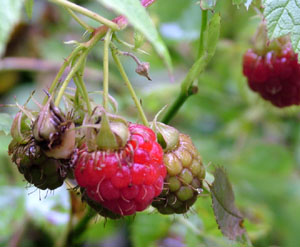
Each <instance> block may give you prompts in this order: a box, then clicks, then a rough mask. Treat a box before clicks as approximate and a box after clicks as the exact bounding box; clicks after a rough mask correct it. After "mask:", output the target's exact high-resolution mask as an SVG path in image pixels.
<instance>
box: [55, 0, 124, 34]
mask: <svg viewBox="0 0 300 247" xmlns="http://www.w3.org/2000/svg"><path fill="white" fill-rule="evenodd" d="M49 1H50V2H53V3H56V4H58V5H61V6H63V7H66V8H69V9H71V10H74V11H76V12H78V13H80V14H82V15H85V16H87V17H90V18H91V19H93V20H95V21H98V22H100V23H102V24H103V25H105V26H107V27H109V28H111V29H112V30H119V26H118V25H117V24H116V23H114V22H113V21H110V20H108V19H106V18H104V17H102V16H100V15H98V14H96V13H95V12H93V11H90V10H88V9H86V8H84V7H81V6H79V5H77V4H75V3H72V2H69V1H67V0H49Z"/></svg>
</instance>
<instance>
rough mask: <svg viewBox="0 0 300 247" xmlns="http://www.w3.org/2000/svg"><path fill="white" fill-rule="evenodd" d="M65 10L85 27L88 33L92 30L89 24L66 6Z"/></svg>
mask: <svg viewBox="0 0 300 247" xmlns="http://www.w3.org/2000/svg"><path fill="white" fill-rule="evenodd" d="M66 10H67V11H68V12H69V14H70V15H71V16H72V17H73V19H74V20H75V21H77V22H78V24H79V25H81V26H82V27H83V28H84V29H86V30H87V31H88V32H90V33H91V32H93V31H94V29H93V28H92V27H91V26H89V25H88V24H87V23H85V22H84V21H83V20H81V19H80V18H79V17H78V16H77V15H76V14H75V13H74V12H73V11H72V10H71V9H69V8H66Z"/></svg>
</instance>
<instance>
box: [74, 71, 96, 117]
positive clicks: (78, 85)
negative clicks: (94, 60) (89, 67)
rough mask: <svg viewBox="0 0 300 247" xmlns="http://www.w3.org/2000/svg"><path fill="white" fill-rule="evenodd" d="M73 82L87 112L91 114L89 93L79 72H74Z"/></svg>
mask: <svg viewBox="0 0 300 247" xmlns="http://www.w3.org/2000/svg"><path fill="white" fill-rule="evenodd" d="M74 83H75V84H76V88H77V89H78V91H79V92H80V94H81V96H82V98H83V100H84V102H85V103H86V106H87V110H88V114H89V115H91V114H92V107H91V102H90V100H89V95H88V92H87V90H86V87H85V83H84V81H83V78H82V76H81V75H80V74H79V73H76V76H75V77H74ZM76 93H78V92H77V90H76Z"/></svg>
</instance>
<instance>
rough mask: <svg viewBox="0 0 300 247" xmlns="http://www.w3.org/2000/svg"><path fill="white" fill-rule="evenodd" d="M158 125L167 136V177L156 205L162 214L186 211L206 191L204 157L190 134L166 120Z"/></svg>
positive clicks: (165, 154)
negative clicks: (204, 187)
mask: <svg viewBox="0 0 300 247" xmlns="http://www.w3.org/2000/svg"><path fill="white" fill-rule="evenodd" d="M155 125H156V126H155V127H156V132H157V133H158V135H160V137H161V139H163V142H162V146H164V163H165V165H166V167H167V177H166V178H165V181H164V182H165V183H164V189H163V192H162V193H161V194H160V195H159V196H158V197H157V198H155V200H154V201H153V203H152V206H153V207H155V208H157V210H158V211H159V212H160V213H162V214H174V213H176V214H182V213H186V212H187V211H188V210H189V208H190V207H191V206H192V205H193V204H194V203H195V201H196V200H197V197H198V194H199V193H200V192H201V190H202V181H203V179H204V177H205V169H204V166H203V164H202V160H201V157H200V155H199V153H198V151H197V149H196V148H195V146H194V144H193V143H192V140H191V138H190V137H189V136H187V135H184V134H182V133H179V132H178V131H177V130H176V129H174V128H172V127H170V126H167V125H164V124H162V123H156V124H155Z"/></svg>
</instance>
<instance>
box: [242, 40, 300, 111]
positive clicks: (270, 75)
mask: <svg viewBox="0 0 300 247" xmlns="http://www.w3.org/2000/svg"><path fill="white" fill-rule="evenodd" d="M277 48H278V47H277ZM279 48H280V49H277V50H271V51H267V52H263V53H262V55H259V54H257V53H256V52H255V51H254V50H248V51H247V52H246V53H245V55H244V58H243V73H244V75H245V76H246V77H247V78H248V85H249V87H250V88H251V89H252V90H253V91H255V92H257V93H259V94H260V95H261V96H262V97H263V98H264V99H265V100H268V101H270V102H271V103H272V104H273V105H275V106H277V107H286V106H291V105H299V104H300V65H299V64H298V58H297V54H295V53H294V51H293V49H292V48H291V45H290V43H288V44H286V45H284V46H282V47H279Z"/></svg>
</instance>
